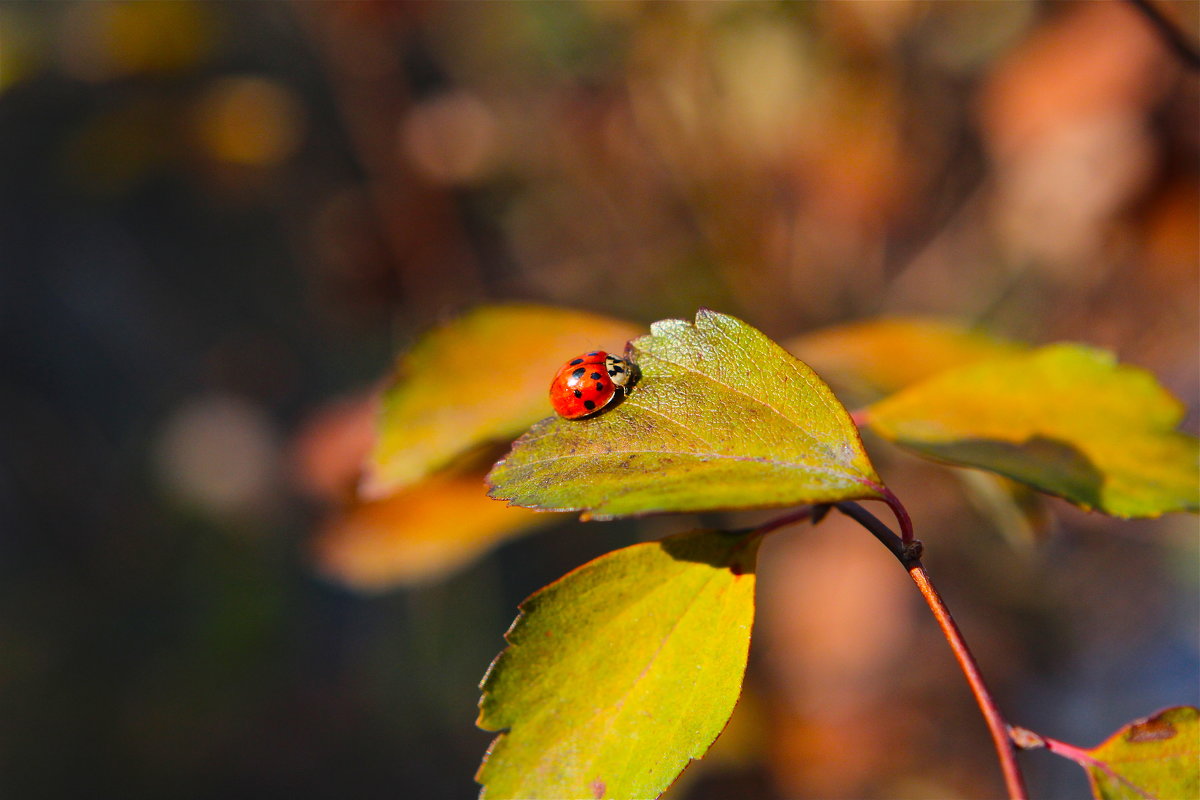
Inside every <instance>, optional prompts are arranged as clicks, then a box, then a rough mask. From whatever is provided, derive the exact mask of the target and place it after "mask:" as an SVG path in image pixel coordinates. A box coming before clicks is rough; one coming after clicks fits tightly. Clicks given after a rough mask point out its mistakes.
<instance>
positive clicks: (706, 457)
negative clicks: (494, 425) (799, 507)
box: [504, 450, 867, 486]
mask: <svg viewBox="0 0 1200 800" xmlns="http://www.w3.org/2000/svg"><path fill="white" fill-rule="evenodd" d="M631 455H661V456H673V457H681V458H690V459H694V460H697V461H718V460H720V461H754V462H757V463H761V464H770V465H774V466H778V467H782V468H785V469H792V470H797V471H802V470H803V471H808V472H823V473H825V474H828V475H837V476H841V477H846V478H850V479H851V480H852V481H853V482H855V483H860V484H863V485H864V486H866V485H867V483H866V480H867V479H866V476H863V475H860V474H858V473H856V472H850V471H848V470H840V469H833V468H831V467H822V466H810V465H807V464H801V463H797V462H794V461H776V460H775V459H773V458H764V457H762V456H735V455H728V454H724V453H696V452H690V451H683V450H613V451H611V452H607V453H569V454H565V455H558V456H551V457H550V458H539V459H536V460H533V461H522V462H521V463H520V464H511V465H510V464H507V463H504V466H505V467H507V468H508V469H513V470H519V469H526V468H529V467H533V466H536V465H538V464H547V463H553V462H557V461H567V460H570V459H580V458H587V459H606V458H621V457H624V456H631Z"/></svg>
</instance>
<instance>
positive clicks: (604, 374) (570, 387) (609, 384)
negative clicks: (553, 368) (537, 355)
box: [550, 350, 629, 419]
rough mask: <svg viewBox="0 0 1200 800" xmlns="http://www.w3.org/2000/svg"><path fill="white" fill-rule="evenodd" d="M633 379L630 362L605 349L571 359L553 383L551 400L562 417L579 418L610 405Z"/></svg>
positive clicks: (563, 366)
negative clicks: (620, 387)
mask: <svg viewBox="0 0 1200 800" xmlns="http://www.w3.org/2000/svg"><path fill="white" fill-rule="evenodd" d="M628 379H629V365H628V364H627V363H626V362H625V361H624V360H623V359H620V358H617V357H616V356H610V355H609V354H608V353H606V352H604V351H603V350H593V351H592V352H590V353H584V354H583V355H581V356H577V357H576V358H573V359H571V360H570V361H568V362H567V363H566V364H563V365H562V368H561V369H559V370H558V372H557V373H556V374H555V376H554V380H553V381H551V383H550V404H551V405H553V406H554V411H555V413H557V414H558V415H559V416H560V417H565V418H566V419H579V418H580V417H586V416H587V415H588V414H594V413H595V412H597V411H599V410H600V409H602V408H604V407H605V406H606V405H608V403H609V401H610V400H612V399H613V396H614V395H616V393H617V387H618V386H624V385H625V382H626V381H627V380H628Z"/></svg>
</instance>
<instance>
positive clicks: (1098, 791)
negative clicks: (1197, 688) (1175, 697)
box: [1087, 706, 1200, 800]
mask: <svg viewBox="0 0 1200 800" xmlns="http://www.w3.org/2000/svg"><path fill="white" fill-rule="evenodd" d="M1088 754H1089V755H1090V756H1091V757H1092V758H1094V759H1095V760H1096V761H1097V762H1099V763H1098V764H1096V765H1092V766H1089V767H1087V772H1088V777H1089V778H1090V779H1091V783H1092V793H1093V794H1094V795H1095V796H1096V797H1097V798H1098V799H1099V800H1146V798H1148V797H1149V798H1159V799H1161V800H1170V799H1171V798H1180V800H1182V798H1195V797H1200V709H1195V708H1191V707H1188V706H1180V707H1177V708H1168V709H1166V710H1164V711H1160V712H1158V713H1157V714H1155V715H1154V716H1152V717H1148V718H1146V719H1143V720H1139V721H1137V722H1133V723H1130V724H1129V725H1126V726H1125V727H1124V728H1122V729H1121V730H1119V731H1117V732H1116V733H1115V734H1113V736H1112V737H1111V738H1109V739H1108V741H1106V742H1104V743H1103V744H1101V745H1100V746H1099V747H1096V748H1094V749H1092V750H1090V751H1088Z"/></svg>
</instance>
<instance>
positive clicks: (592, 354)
mask: <svg viewBox="0 0 1200 800" xmlns="http://www.w3.org/2000/svg"><path fill="white" fill-rule="evenodd" d="M588 355H589V356H598V355H600V351H599V350H593V351H592V352H590V353H588Z"/></svg>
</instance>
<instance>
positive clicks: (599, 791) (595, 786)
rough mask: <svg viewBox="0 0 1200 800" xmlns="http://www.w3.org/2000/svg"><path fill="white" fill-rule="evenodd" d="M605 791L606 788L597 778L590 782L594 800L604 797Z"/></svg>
mask: <svg viewBox="0 0 1200 800" xmlns="http://www.w3.org/2000/svg"><path fill="white" fill-rule="evenodd" d="M606 791H608V787H607V786H605V785H604V781H602V780H600V779H599V778H596V780H594V781H592V797H594V798H596V800H600V798H601V797H604V793H605V792H606Z"/></svg>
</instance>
